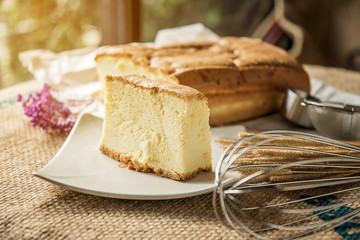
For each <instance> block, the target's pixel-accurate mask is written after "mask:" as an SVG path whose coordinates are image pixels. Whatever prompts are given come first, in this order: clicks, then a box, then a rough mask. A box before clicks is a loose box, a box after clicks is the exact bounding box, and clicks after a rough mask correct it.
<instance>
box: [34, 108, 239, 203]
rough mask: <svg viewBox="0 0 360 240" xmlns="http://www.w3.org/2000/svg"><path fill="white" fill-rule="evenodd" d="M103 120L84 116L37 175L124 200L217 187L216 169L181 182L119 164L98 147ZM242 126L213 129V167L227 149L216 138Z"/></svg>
mask: <svg viewBox="0 0 360 240" xmlns="http://www.w3.org/2000/svg"><path fill="white" fill-rule="evenodd" d="M102 122H103V120H102V119H100V118H97V117H95V116H92V115H90V114H85V115H82V116H81V117H80V118H79V120H78V121H77V123H76V124H75V126H74V129H73V130H72V132H71V133H70V134H69V136H68V138H67V140H66V141H65V143H64V145H63V146H62V147H61V149H60V150H59V152H58V153H57V154H56V155H55V156H54V158H53V159H51V161H50V162H49V163H48V164H47V165H46V166H44V167H43V168H42V169H40V170H39V171H38V172H35V173H33V174H34V175H35V176H37V177H39V178H42V179H44V180H46V181H49V182H51V183H54V184H57V185H60V186H63V187H65V188H68V189H71V190H74V191H78V192H82V193H86V194H91V195H97V196H103V197H111V198H122V199H137V200H160V199H175V198H184V197H191V196H196V195H200V194H204V193H208V192H211V191H212V190H213V187H214V176H215V174H214V172H208V173H201V174H199V175H198V176H196V177H195V178H193V179H191V180H189V181H185V182H179V181H174V180H171V179H168V178H163V177H160V176H157V175H155V174H152V173H141V172H136V171H133V170H129V169H127V168H121V167H119V166H118V165H119V162H117V161H115V160H113V159H111V158H109V157H107V156H106V155H104V154H102V153H101V152H100V151H99V150H98V148H99V140H100V136H101V131H102ZM241 128H242V126H240V125H235V126H230V127H218V128H212V129H211V133H212V156H213V169H215V167H216V164H217V161H218V160H219V158H220V156H221V154H222V152H223V150H222V149H221V147H220V145H219V144H218V143H216V142H215V140H216V139H218V138H223V137H236V133H237V132H238V131H239V130H240V129H241Z"/></svg>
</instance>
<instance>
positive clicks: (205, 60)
mask: <svg viewBox="0 0 360 240" xmlns="http://www.w3.org/2000/svg"><path fill="white" fill-rule="evenodd" d="M95 61H96V65H97V71H98V74H99V78H100V81H101V82H102V83H103V84H104V82H105V76H106V75H133V74H136V75H141V76H145V77H147V78H149V79H151V80H155V81H156V80H161V81H165V82H171V83H177V84H183V85H187V86H190V87H192V88H195V89H197V90H198V91H200V92H201V93H203V94H204V95H205V96H206V97H207V99H208V103H209V108H210V124H211V125H212V126H214V125H220V124H226V123H231V122H236V121H240V120H245V119H249V118H253V117H258V116H261V115H264V114H267V113H270V112H273V111H276V110H278V109H279V108H280V106H281V104H282V101H283V99H284V96H285V92H286V90H287V89H288V88H296V89H301V90H304V91H306V92H309V90H310V83H309V77H308V75H307V73H306V72H305V71H304V69H303V67H302V65H301V64H300V63H299V62H297V61H296V59H295V58H293V57H292V56H291V55H289V54H288V53H287V52H286V51H284V50H282V49H280V48H278V47H275V46H273V45H270V44H267V43H265V42H263V41H261V40H259V39H251V38H236V37H223V38H220V39H219V40H218V41H215V42H196V43H187V44H176V45H168V46H163V47H148V46H144V45H118V46H106V47H103V48H101V50H100V51H99V52H98V54H97V56H96V58H95Z"/></svg>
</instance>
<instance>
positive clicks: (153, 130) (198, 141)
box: [100, 75, 212, 180]
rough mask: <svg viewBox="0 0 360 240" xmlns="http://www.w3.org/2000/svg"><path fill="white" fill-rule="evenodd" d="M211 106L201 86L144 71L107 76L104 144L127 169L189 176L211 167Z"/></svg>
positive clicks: (181, 178)
mask: <svg viewBox="0 0 360 240" xmlns="http://www.w3.org/2000/svg"><path fill="white" fill-rule="evenodd" d="M209 129H210V126H209V108H208V105H207V99H206V97H205V96H204V95H203V94H202V93H200V92H199V91H197V90H195V89H193V88H190V87H187V86H183V85H180V84H172V83H165V82H162V81H152V80H148V79H145V78H144V77H140V76H135V75H128V76H106V80H105V119H104V126H103V135H102V139H101V143H100V150H101V151H102V152H103V153H104V154H106V155H108V156H110V157H111V158H113V159H115V160H118V161H121V162H122V163H124V164H126V165H127V166H128V168H129V169H135V170H137V171H141V172H154V173H155V174H157V175H160V176H163V177H168V178H171V179H175V180H187V179H190V178H192V177H194V176H195V175H196V174H198V173H200V172H202V171H211V168H212V167H211V139H210V131H209Z"/></svg>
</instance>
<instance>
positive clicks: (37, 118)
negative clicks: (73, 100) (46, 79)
mask: <svg viewBox="0 0 360 240" xmlns="http://www.w3.org/2000/svg"><path fill="white" fill-rule="evenodd" d="M50 88H51V87H50V86H49V85H47V84H44V87H43V89H41V91H40V92H37V93H35V95H34V96H33V95H32V94H29V96H28V98H27V99H26V100H23V97H22V96H21V95H18V97H17V100H18V101H19V102H22V106H23V109H24V113H25V115H26V116H28V117H31V120H30V123H31V126H33V127H35V126H39V127H40V128H42V129H43V130H44V131H45V132H48V131H56V130H59V131H60V132H65V133H68V132H70V131H71V129H72V128H73V126H74V124H75V120H74V119H73V118H72V117H71V112H70V110H69V108H67V107H66V106H65V105H64V104H63V103H61V102H59V101H58V100H56V99H55V98H53V97H52V96H51V93H50Z"/></svg>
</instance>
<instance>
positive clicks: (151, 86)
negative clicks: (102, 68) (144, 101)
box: [106, 75, 207, 102]
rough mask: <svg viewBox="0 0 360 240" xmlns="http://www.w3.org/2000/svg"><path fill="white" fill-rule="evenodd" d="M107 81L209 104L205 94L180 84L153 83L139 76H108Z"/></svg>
mask: <svg viewBox="0 0 360 240" xmlns="http://www.w3.org/2000/svg"><path fill="white" fill-rule="evenodd" d="M106 81H122V82H125V83H128V84H131V85H132V86H135V87H139V88H142V89H145V90H148V91H150V92H165V93H168V94H170V95H172V96H175V97H178V98H181V99H183V100H185V101H188V100H191V99H194V98H197V99H200V100H202V101H206V102H207V98H206V97H205V95H204V94H202V93H201V92H199V91H198V90H196V89H194V88H191V87H188V86H185V85H180V84H169V83H166V82H162V81H151V80H149V79H146V78H145V77H142V76H138V75H127V76H111V75H108V76H106Z"/></svg>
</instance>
